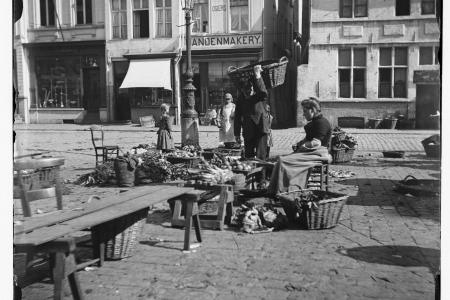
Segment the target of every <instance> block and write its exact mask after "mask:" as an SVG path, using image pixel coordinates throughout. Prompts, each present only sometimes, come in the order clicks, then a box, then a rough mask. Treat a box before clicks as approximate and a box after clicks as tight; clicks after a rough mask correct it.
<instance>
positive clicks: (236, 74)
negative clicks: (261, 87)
mask: <svg viewBox="0 0 450 300" xmlns="http://www.w3.org/2000/svg"><path fill="white" fill-rule="evenodd" d="M287 64H288V59H287V57H286V56H283V57H282V58H280V59H279V60H265V61H261V62H257V63H254V64H251V65H248V66H245V67H241V68H237V67H234V66H231V67H229V68H228V76H230V79H231V81H232V82H233V83H234V84H235V85H236V86H237V87H239V88H240V87H242V86H243V85H245V83H247V82H248V81H250V80H252V78H253V76H254V73H253V67H254V66H255V65H261V68H262V70H263V71H262V73H261V76H262V78H263V80H264V84H265V85H266V88H268V89H271V88H274V87H277V86H279V85H282V84H283V83H284V80H285V78H286V68H287Z"/></svg>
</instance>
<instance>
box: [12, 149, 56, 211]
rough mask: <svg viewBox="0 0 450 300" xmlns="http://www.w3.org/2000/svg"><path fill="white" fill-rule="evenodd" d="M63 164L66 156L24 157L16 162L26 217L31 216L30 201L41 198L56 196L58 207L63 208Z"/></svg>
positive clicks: (15, 166) (21, 199)
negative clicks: (61, 168)
mask: <svg viewBox="0 0 450 300" xmlns="http://www.w3.org/2000/svg"><path fill="white" fill-rule="evenodd" d="M62 165H64V158H61V157H53V158H39V159H24V160H17V161H15V162H14V171H16V172H17V183H18V186H19V190H20V201H21V204H22V210H23V216H24V217H31V214H32V213H31V208H30V202H32V201H35V200H39V199H45V198H53V197H55V198H56V206H57V208H58V209H59V210H61V209H63V201H62V181H61V176H60V167H61V166H62Z"/></svg>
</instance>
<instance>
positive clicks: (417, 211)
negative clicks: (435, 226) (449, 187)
mask: <svg viewBox="0 0 450 300" xmlns="http://www.w3.org/2000/svg"><path fill="white" fill-rule="evenodd" d="M396 182H398V181H396V180H389V179H379V178H359V179H358V178H354V179H345V180H341V181H337V182H336V183H337V184H340V185H348V186H349V188H350V186H352V187H354V186H357V188H358V192H357V194H356V195H353V196H350V197H348V200H347V202H346V205H359V206H380V207H384V206H389V207H392V206H393V207H395V208H396V210H397V211H398V213H400V214H401V215H405V216H414V217H421V218H427V219H431V220H434V221H437V222H440V197H439V196H417V197H415V196H412V195H405V194H402V193H399V192H396V191H394V187H395V183H396ZM336 188H337V190H338V192H339V193H344V194H347V191H346V189H347V188H346V187H342V186H341V187H340V188H339V186H336Z"/></svg>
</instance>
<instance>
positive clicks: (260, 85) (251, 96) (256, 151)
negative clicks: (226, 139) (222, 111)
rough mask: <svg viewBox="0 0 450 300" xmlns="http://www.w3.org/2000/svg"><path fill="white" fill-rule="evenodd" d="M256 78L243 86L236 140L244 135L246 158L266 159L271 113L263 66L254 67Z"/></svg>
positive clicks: (238, 105)
mask: <svg viewBox="0 0 450 300" xmlns="http://www.w3.org/2000/svg"><path fill="white" fill-rule="evenodd" d="M253 72H254V79H252V80H249V81H248V82H246V83H245V85H244V86H243V87H242V88H241V95H240V97H239V100H238V102H237V104H236V112H235V118H234V136H235V139H236V142H238V143H240V141H241V138H240V136H241V128H242V136H243V137H244V148H245V158H247V159H252V158H254V157H255V156H256V157H257V158H259V159H261V160H265V159H266V156H267V134H268V133H269V131H270V115H269V112H268V111H267V98H268V94H267V89H266V86H265V84H264V81H263V79H262V77H261V72H262V67H261V65H256V66H254V67H253Z"/></svg>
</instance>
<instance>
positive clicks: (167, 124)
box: [156, 103, 173, 152]
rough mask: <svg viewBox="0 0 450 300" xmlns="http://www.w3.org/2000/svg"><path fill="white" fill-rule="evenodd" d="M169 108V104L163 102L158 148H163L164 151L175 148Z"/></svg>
mask: <svg viewBox="0 0 450 300" xmlns="http://www.w3.org/2000/svg"><path fill="white" fill-rule="evenodd" d="M169 110H170V105H169V104H167V103H163V104H161V118H160V120H159V125H158V127H159V129H158V142H157V143H156V149H158V150H162V151H163V152H165V151H167V150H171V149H173V138H172V117H171V116H170V115H169Z"/></svg>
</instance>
